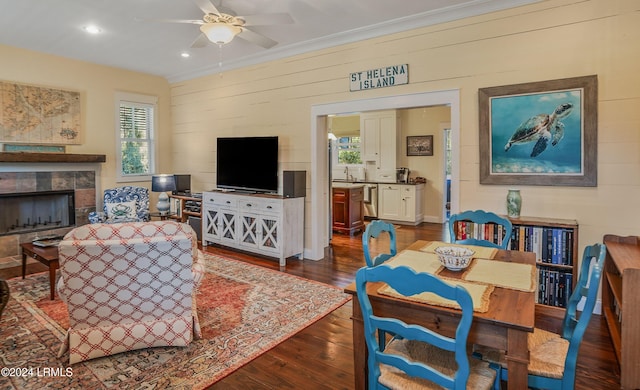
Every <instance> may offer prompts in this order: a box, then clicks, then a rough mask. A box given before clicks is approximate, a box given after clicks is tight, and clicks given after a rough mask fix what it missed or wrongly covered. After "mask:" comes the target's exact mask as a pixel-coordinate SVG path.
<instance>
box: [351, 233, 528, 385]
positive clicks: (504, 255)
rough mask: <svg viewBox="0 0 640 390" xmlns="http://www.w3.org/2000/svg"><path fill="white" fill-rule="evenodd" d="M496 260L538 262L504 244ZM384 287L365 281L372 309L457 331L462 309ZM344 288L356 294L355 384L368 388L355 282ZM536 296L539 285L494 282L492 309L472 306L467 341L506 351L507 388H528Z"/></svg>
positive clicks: (446, 275) (448, 275)
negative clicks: (385, 291) (384, 291)
mask: <svg viewBox="0 0 640 390" xmlns="http://www.w3.org/2000/svg"><path fill="white" fill-rule="evenodd" d="M430 243H431V242H429V241H416V242H414V243H413V244H411V245H410V246H409V247H408V248H407V249H408V250H416V251H419V250H421V249H423V248H425V247H427V246H428V245H429V244H430ZM492 260H494V261H502V262H510V263H522V264H531V265H533V266H534V267H535V255H534V254H533V253H531V252H520V251H511V250H501V249H500V250H498V251H497V252H496V253H495V255H494V256H493V259H492ZM462 274H463V272H455V271H449V270H447V269H444V270H442V271H441V272H440V273H439V274H438V275H439V276H441V277H444V278H454V279H460V278H461V277H462ZM532 277H533V276H532ZM533 282H535V281H533ZM382 286H383V284H382V283H369V284H368V285H367V294H368V295H369V299H370V301H371V305H372V307H373V311H374V313H378V314H379V315H384V316H388V317H393V318H398V319H401V320H403V321H405V322H407V323H412V324H417V325H421V326H424V327H426V328H429V329H433V330H437V331H438V332H439V333H441V334H444V335H446V336H448V337H454V336H455V330H456V327H457V326H458V322H459V319H460V314H461V311H460V310H458V309H453V308H447V307H444V306H436V305H431V304H427V303H421V302H416V301H411V300H407V299H402V298H397V297H393V296H389V295H383V294H381V293H379V292H378V290H379V289H380V288H381V287H382ZM344 291H345V292H347V293H349V294H352V295H353V297H354V299H353V305H352V306H353V309H352V310H353V313H352V316H351V319H352V321H353V353H354V369H355V388H356V389H366V388H367V387H368V386H367V371H368V370H367V355H368V352H367V346H366V343H365V338H364V323H363V321H362V311H361V309H360V304H359V301H358V299H357V293H356V287H355V282H352V283H351V284H349V285H348V286H347V287H345V290H344ZM534 295H535V289H534V291H519V290H515V289H510V288H503V287H498V286H496V287H495V288H494V289H493V291H492V292H491V295H490V297H489V307H488V310H487V311H486V312H475V311H474V314H473V323H472V325H471V330H470V332H469V338H468V341H467V342H468V343H471V344H478V345H482V346H487V347H493V348H498V349H501V350H504V351H506V359H507V365H508V369H509V380H508V388H509V389H518V390H520V389H526V388H527V373H528V369H527V367H528V364H529V349H528V345H527V338H528V334H529V333H531V332H533V328H534V319H535V296H534Z"/></svg>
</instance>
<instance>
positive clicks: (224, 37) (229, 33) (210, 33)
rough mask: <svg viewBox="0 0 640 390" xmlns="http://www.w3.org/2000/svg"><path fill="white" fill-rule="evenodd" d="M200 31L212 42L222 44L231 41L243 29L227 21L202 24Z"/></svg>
mask: <svg viewBox="0 0 640 390" xmlns="http://www.w3.org/2000/svg"><path fill="white" fill-rule="evenodd" d="M200 31H202V32H203V33H204V35H206V36H207V38H208V39H209V40H210V41H211V42H213V43H217V44H219V45H221V44H226V43H229V42H231V41H232V40H233V38H234V37H235V36H236V35H238V34H239V33H240V32H242V29H241V28H240V27H238V26H234V25H230V24H226V23H207V24H203V25H202V26H200Z"/></svg>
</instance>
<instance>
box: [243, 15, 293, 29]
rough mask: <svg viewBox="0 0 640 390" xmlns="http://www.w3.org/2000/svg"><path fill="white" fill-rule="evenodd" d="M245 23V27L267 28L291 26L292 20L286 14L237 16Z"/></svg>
mask: <svg viewBox="0 0 640 390" xmlns="http://www.w3.org/2000/svg"><path fill="white" fill-rule="evenodd" d="M238 18H240V19H243V20H244V21H245V24H244V25H245V26H269V25H273V24H291V23H294V20H293V18H292V17H291V15H289V14H288V13H286V12H282V13H277V14H260V15H247V16H238Z"/></svg>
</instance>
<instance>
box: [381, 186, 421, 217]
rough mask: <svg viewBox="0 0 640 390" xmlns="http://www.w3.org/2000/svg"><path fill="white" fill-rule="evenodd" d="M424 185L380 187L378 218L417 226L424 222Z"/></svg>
mask: <svg viewBox="0 0 640 390" xmlns="http://www.w3.org/2000/svg"><path fill="white" fill-rule="evenodd" d="M423 192H424V184H387V183H384V184H383V183H381V184H380V185H378V217H379V218H380V219H383V220H388V221H395V222H406V223H410V224H413V225H417V224H419V223H421V222H422V220H423V218H424V217H423V211H422V194H423Z"/></svg>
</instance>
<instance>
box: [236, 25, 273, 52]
mask: <svg viewBox="0 0 640 390" xmlns="http://www.w3.org/2000/svg"><path fill="white" fill-rule="evenodd" d="M238 38H241V39H244V40H245V41H248V42H251V43H255V44H256V45H258V46H262V47H264V48H265V49H270V48H272V47H274V46H275V45H277V44H278V42H276V41H274V40H273V39H271V38H267V37H265V36H264V35H262V34H258V33H257V32H255V31H251V30H249V29H248V28H244V27H243V28H242V32H241V33H240V34H238Z"/></svg>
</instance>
